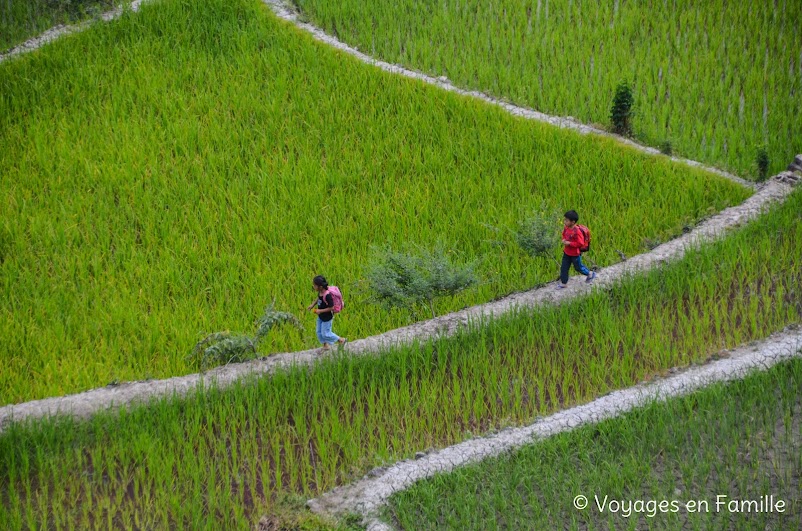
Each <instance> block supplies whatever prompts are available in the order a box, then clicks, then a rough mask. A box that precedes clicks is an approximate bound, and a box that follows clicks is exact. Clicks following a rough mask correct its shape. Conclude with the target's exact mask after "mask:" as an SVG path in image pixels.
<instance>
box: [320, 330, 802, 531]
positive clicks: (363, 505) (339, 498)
mask: <svg viewBox="0 0 802 531" xmlns="http://www.w3.org/2000/svg"><path fill="white" fill-rule="evenodd" d="M723 355H725V356H726V357H725V358H724V359H720V360H718V361H715V362H711V363H708V364H706V365H701V366H697V367H693V368H690V369H688V370H686V371H684V372H679V373H676V374H674V375H673V376H671V377H669V378H666V379H662V380H655V381H653V382H651V383H648V384H641V385H637V386H634V387H630V388H628V389H624V390H621V391H615V392H612V393H610V394H608V395H606V396H603V397H601V398H597V399H596V400H594V401H592V402H589V403H587V404H584V405H581V406H578V407H574V408H571V409H566V410H563V411H560V412H559V413H555V414H554V415H551V416H549V417H546V418H543V419H541V420H538V421H536V422H535V423H534V424H530V425H529V426H524V427H522V428H512V429H506V430H503V431H500V432H499V433H496V434H494V435H491V436H488V437H482V438H478V439H472V440H469V441H465V442H462V443H459V444H456V445H454V446H449V447H448V448H444V449H442V450H438V451H435V452H432V453H430V454H428V455H423V454H422V453H419V454H417V456H416V457H417V459H414V460H409V461H401V462H399V463H396V464H394V465H392V466H391V467H389V468H378V469H374V470H373V471H371V473H369V474H368V476H366V477H365V478H364V479H362V480H360V481H357V482H356V483H352V484H350V485H346V486H343V487H338V488H336V489H334V490H332V491H330V492H328V493H326V494H324V495H322V496H320V497H319V498H316V499H313V500H309V502H307V506H308V507H309V508H310V509H312V510H313V511H314V512H317V513H323V514H339V513H344V512H358V513H361V514H363V515H364V516H365V522H364V523H366V524H367V525H368V529H390V527H389V526H387V524H385V523H383V522H381V521H379V520H377V517H376V513H377V511H378V509H380V508H381V506H382V505H383V504H384V503H386V501H387V499H388V498H389V497H390V496H391V495H392V494H394V493H396V492H399V491H401V490H404V489H406V488H408V487H409V486H411V485H412V484H413V483H414V482H416V481H419V480H421V479H425V478H428V477H431V476H432V475H434V474H438V473H443V472H448V471H450V470H453V469H454V468H456V467H459V466H462V465H466V464H469V463H475V462H478V461H481V460H483V459H487V458H489V457H493V456H497V455H499V454H501V453H502V452H507V451H511V450H514V449H516V448H520V447H521V446H524V445H526V444H531V443H533V442H535V441H537V440H540V439H543V438H546V437H550V436H552V435H556V434H558V433H562V432H565V431H570V430H573V429H574V428H577V427H579V426H583V425H586V424H592V423H597V422H600V421H602V420H605V419H609V418H613V417H616V416H619V415H622V414H624V413H626V412H628V411H631V410H633V409H635V408H637V407H641V406H643V405H646V404H647V403H649V402H652V401H664V400H666V399H668V398H671V397H678V396H682V395H686V394H688V393H691V392H693V391H696V390H698V389H700V388H702V387H705V386H707V385H710V384H712V383H715V382H726V381H730V380H737V379H741V378H743V377H744V376H745V375H747V374H749V373H750V372H752V371H756V370H766V369H769V368H770V367H772V366H774V365H775V364H777V363H780V362H782V361H785V360H788V359H791V358H794V357H802V328H801V327H798V326H793V327H789V328H787V329H786V330H785V331H783V332H781V333H778V334H774V335H772V336H771V337H769V338H768V339H766V340H764V341H760V342H754V343H751V344H749V345H748V346H744V347H741V348H738V349H736V350H733V351H730V352H726V351H725V352H724V353H723Z"/></svg>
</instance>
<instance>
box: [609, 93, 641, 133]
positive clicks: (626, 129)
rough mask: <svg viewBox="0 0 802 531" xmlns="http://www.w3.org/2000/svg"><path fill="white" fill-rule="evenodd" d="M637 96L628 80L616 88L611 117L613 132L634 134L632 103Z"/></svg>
mask: <svg viewBox="0 0 802 531" xmlns="http://www.w3.org/2000/svg"><path fill="white" fill-rule="evenodd" d="M634 103H635V98H634V97H633V96H632V89H631V88H630V86H629V84H628V83H627V82H626V81H622V82H620V83H619V84H618V87H616V89H615V98H613V107H612V109H611V110H610V119H611V120H612V122H613V132H614V133H616V134H619V135H624V136H629V135H631V134H632V105H633V104H634Z"/></svg>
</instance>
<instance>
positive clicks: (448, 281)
mask: <svg viewBox="0 0 802 531" xmlns="http://www.w3.org/2000/svg"><path fill="white" fill-rule="evenodd" d="M449 254H451V253H450V252H448V251H446V250H445V248H444V247H443V246H442V245H438V246H436V247H435V248H434V249H423V248H421V247H412V246H409V248H408V250H406V251H395V250H392V249H389V248H384V249H377V250H374V257H373V259H372V262H371V263H370V264H369V265H368V266H367V273H366V278H365V286H366V289H367V290H369V292H370V294H371V295H370V296H371V298H372V300H373V301H374V302H376V303H378V304H381V305H386V306H390V307H395V308H413V309H414V308H415V307H416V306H419V305H421V304H425V305H427V306H428V307H429V310H430V311H431V313H432V317H433V318H434V317H436V316H437V314H436V313H435V309H434V300H435V299H436V298H438V297H445V296H453V295H456V294H457V293H459V292H461V291H463V290H466V289H468V288H470V287H472V286H475V285H476V284H478V283H479V278H478V277H477V276H476V272H475V269H476V264H475V263H468V264H454V263H453V262H452V260H451V257H450V256H449Z"/></svg>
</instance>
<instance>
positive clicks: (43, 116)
mask: <svg viewBox="0 0 802 531" xmlns="http://www.w3.org/2000/svg"><path fill="white" fill-rule="evenodd" d="M0 144H1V145H2V146H3V149H2V150H0V315H2V319H0V336H2V337H3V338H4V341H3V342H2V346H0V363H2V364H3V367H4V369H3V371H2V374H1V375H0V404H7V403H13V402H19V401H23V400H28V399H35V398H41V397H45V396H52V395H62V394H65V393H72V392H77V391H81V390H85V389H87V388H92V387H97V386H102V385H105V384H107V383H109V382H112V381H125V380H133V379H143V378H146V377H156V378H161V377H168V376H174V375H180V374H187V373H191V372H194V371H196V370H197V369H198V367H197V366H195V365H192V364H190V363H188V362H187V360H186V356H187V354H189V353H190V351H191V349H192V347H193V345H195V344H196V343H197V342H198V341H199V340H201V339H202V338H203V337H205V336H206V335H207V334H209V333H211V332H216V331H221V330H234V331H236V330H250V329H252V328H253V322H252V320H253V319H254V318H255V317H256V316H258V315H260V312H261V311H262V309H263V308H264V307H265V305H266V304H268V303H269V302H271V301H272V300H273V299H274V298H275V300H276V309H277V310H283V311H291V312H295V314H296V315H298V316H299V317H302V318H304V319H306V321H305V323H306V326H307V327H306V330H305V332H303V333H300V332H298V331H293V330H286V331H279V330H276V331H275V333H271V334H270V336H269V337H268V338H266V339H265V341H263V342H262V344H261V347H260V348H261V351H262V353H269V352H280V351H287V350H296V349H300V348H304V347H312V346H316V345H317V344H316V341H315V334H314V331H313V330H314V322H313V317H312V316H311V314H309V313H306V314H304V313H303V312H302V308H303V307H305V306H306V305H307V304H309V302H310V301H311V300H312V299H313V297H314V292H313V291H312V284H311V279H312V277H313V276H314V275H315V274H323V275H325V276H326V277H327V278H328V279H329V281H330V282H331V283H332V284H334V285H338V286H340V287H341V288H342V290H343V293H344V296H345V298H346V301H347V302H346V310H345V311H344V312H343V313H342V314H340V315H339V316H338V317H337V318H336V322H335V331H336V332H337V333H338V334H339V335H342V336H345V337H349V338H354V337H364V336H367V335H371V334H374V333H378V332H381V331H385V330H389V329H393V328H396V327H398V326H400V325H405V324H409V322H410V321H411V319H412V315H413V313H411V310H410V311H407V310H404V311H396V310H391V309H389V308H387V307H382V306H377V305H371V304H368V303H367V301H366V298H367V297H366V296H365V295H363V294H361V293H360V292H359V291H358V290H357V289H356V288H357V283H358V281H359V280H360V279H362V278H363V277H364V275H365V271H363V267H364V263H365V261H366V259H367V256H368V254H369V249H370V247H371V245H374V244H375V245H384V244H388V245H390V246H393V247H395V248H400V247H401V246H402V244H405V243H407V242H412V243H415V244H419V245H421V246H424V247H426V248H430V247H433V246H434V245H435V243H436V242H437V241H438V240H444V241H442V242H441V243H443V247H444V249H446V251H448V252H450V253H452V254H454V255H455V256H457V257H459V258H460V259H465V260H466V261H472V260H479V263H478V265H477V269H476V270H477V273H478V276H479V277H480V278H481V279H482V281H483V282H482V284H481V285H480V286H479V287H478V288H476V289H472V290H469V291H466V292H464V293H462V294H460V295H459V296H457V297H455V298H446V299H443V300H441V301H437V302H436V304H435V308H434V310H435V312H436V313H438V314H440V313H444V312H447V311H450V310H455V309H458V308H461V307H464V306H467V305H472V304H475V303H481V302H487V301H489V300H493V299H495V298H497V297H499V296H501V295H504V294H507V293H510V292H512V291H515V290H520V289H524V288H530V287H532V286H533V285H536V284H538V283H542V282H544V281H549V280H553V279H554V275H555V274H556V271H555V266H554V265H553V262H552V261H551V260H550V258H548V259H547V258H543V259H538V260H532V259H530V258H528V257H527V256H526V255H525V253H524V252H523V251H521V250H520V249H518V248H517V246H516V245H515V242H514V239H513V238H512V236H505V238H506V240H508V241H506V244H509V245H505V242H501V244H502V245H501V246H499V243H498V241H497V240H498V235H497V234H496V233H495V232H494V231H493V230H491V227H490V226H491V225H492V226H495V227H499V226H507V227H511V226H513V225H514V224H515V222H516V221H517V220H518V219H520V218H521V217H522V216H524V215H525V214H528V213H529V211H530V210H531V208H532V206H533V205H539V204H541V202H545V203H546V205H547V206H548V207H549V208H553V209H554V210H556V211H558V212H564V211H565V210H567V209H569V208H574V209H576V210H578V211H579V212H580V214H581V215H582V222H583V223H587V224H588V225H589V226H591V227H592V229H593V230H594V251H593V254H592V255H590V256H589V258H590V259H592V260H593V261H595V262H596V263H598V264H599V265H602V266H603V265H607V264H610V263H614V262H616V261H617V260H618V255H617V253H616V250H621V251H623V252H624V253H626V254H627V255H630V256H631V255H633V254H637V253H639V252H642V251H644V250H646V249H647V245H646V244H647V243H648V242H651V241H655V240H665V239H668V238H670V237H672V236H674V235H677V234H679V233H681V232H682V230H683V228H684V227H687V226H689V225H693V223H694V222H695V221H696V220H698V219H700V218H701V217H703V216H706V215H708V214H709V213H711V212H715V211H718V210H720V209H722V208H724V207H726V206H729V205H732V204H734V203H738V202H740V201H742V200H744V199H745V198H746V197H747V196H748V195H749V193H750V192H749V191H748V190H744V189H742V188H740V187H738V186H736V185H734V184H733V183H730V182H727V181H724V180H722V179H720V178H718V177H716V176H711V175H709V174H706V173H704V172H701V171H699V170H694V169H691V168H687V167H685V166H682V165H677V164H672V163H670V162H668V161H667V160H665V159H664V158H658V157H649V156H645V155H643V154H640V153H637V152H635V151H633V150H631V149H627V148H623V147H620V146H618V145H617V144H616V143H615V142H614V141H612V140H604V139H594V138H589V137H583V136H580V135H577V134H573V133H570V132H567V131H561V130H557V129H555V128H552V127H548V126H545V125H543V124H538V123H533V122H530V121H526V120H523V119H517V118H514V117H511V116H509V115H507V114H505V113H504V112H503V111H501V110H500V109H497V108H495V107H492V106H488V105H486V104H482V103H480V102H477V101H474V100H471V99H468V98H463V97H458V96H455V95H452V94H448V93H444V92H443V91H441V90H438V89H436V88H434V87H430V86H426V85H424V84H422V83H419V82H414V81H411V80H408V79H404V78H399V77H398V76H394V75H391V74H387V73H383V72H380V71H379V70H377V69H376V68H373V67H370V66H367V65H365V64H362V63H360V62H359V61H357V60H355V59H351V58H349V57H347V56H346V55H344V54H342V53H340V52H337V51H335V50H332V49H331V48H330V47H327V46H325V45H322V44H319V43H315V42H313V41H312V39H311V37H309V36H308V35H305V34H303V33H302V32H299V31H298V30H295V29H293V28H291V27H290V26H288V25H287V24H285V23H281V22H279V21H277V20H276V19H274V17H273V16H272V15H270V14H269V12H268V9H267V7H265V6H264V5H262V4H261V3H260V2H258V1H257V0H235V1H222V0H210V1H204V2H179V1H159V2H152V3H150V2H149V3H146V4H145V5H143V6H142V8H141V10H140V11H139V12H138V13H136V14H132V13H127V14H125V15H124V16H123V17H122V18H120V19H117V20H115V21H113V22H111V23H108V24H96V25H94V26H93V27H92V28H90V29H89V30H87V31H85V32H83V33H81V34H78V35H74V36H70V37H67V38H65V39H62V40H59V41H58V42H56V43H54V44H52V45H49V46H47V47H45V48H44V49H42V50H39V51H37V52H34V53H32V54H29V55H26V56H24V57H20V58H17V59H14V60H12V61H9V62H7V63H4V64H2V65H0ZM560 222H561V220H560V219H555V220H554V228H555V231H557V230H559V228H560V227H561V225H560ZM560 252H561V251H560V250H559V249H555V256H559V253H560Z"/></svg>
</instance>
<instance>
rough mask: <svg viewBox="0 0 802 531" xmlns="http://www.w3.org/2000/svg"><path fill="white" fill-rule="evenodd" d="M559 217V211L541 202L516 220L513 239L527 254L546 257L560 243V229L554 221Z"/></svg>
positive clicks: (534, 256)
mask: <svg viewBox="0 0 802 531" xmlns="http://www.w3.org/2000/svg"><path fill="white" fill-rule="evenodd" d="M559 219H560V214H559V212H557V211H556V210H549V209H548V208H547V207H546V205H545V204H541V205H540V207H539V208H537V209H534V210H533V211H532V213H531V214H530V215H528V216H527V217H526V218H524V219H522V220H520V221H519V222H518V224H517V225H516V227H515V230H514V231H513V232H514V234H515V241H517V242H518V245H519V246H520V247H521V249H523V250H524V251H525V252H526V253H527V254H528V255H529V256H531V257H533V258H537V257H544V258H548V257H549V256H551V255H552V253H553V252H554V249H556V248H557V247H558V246H559V245H560V229H559V227H558V226H557V225H556V223H555V220H559Z"/></svg>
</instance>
